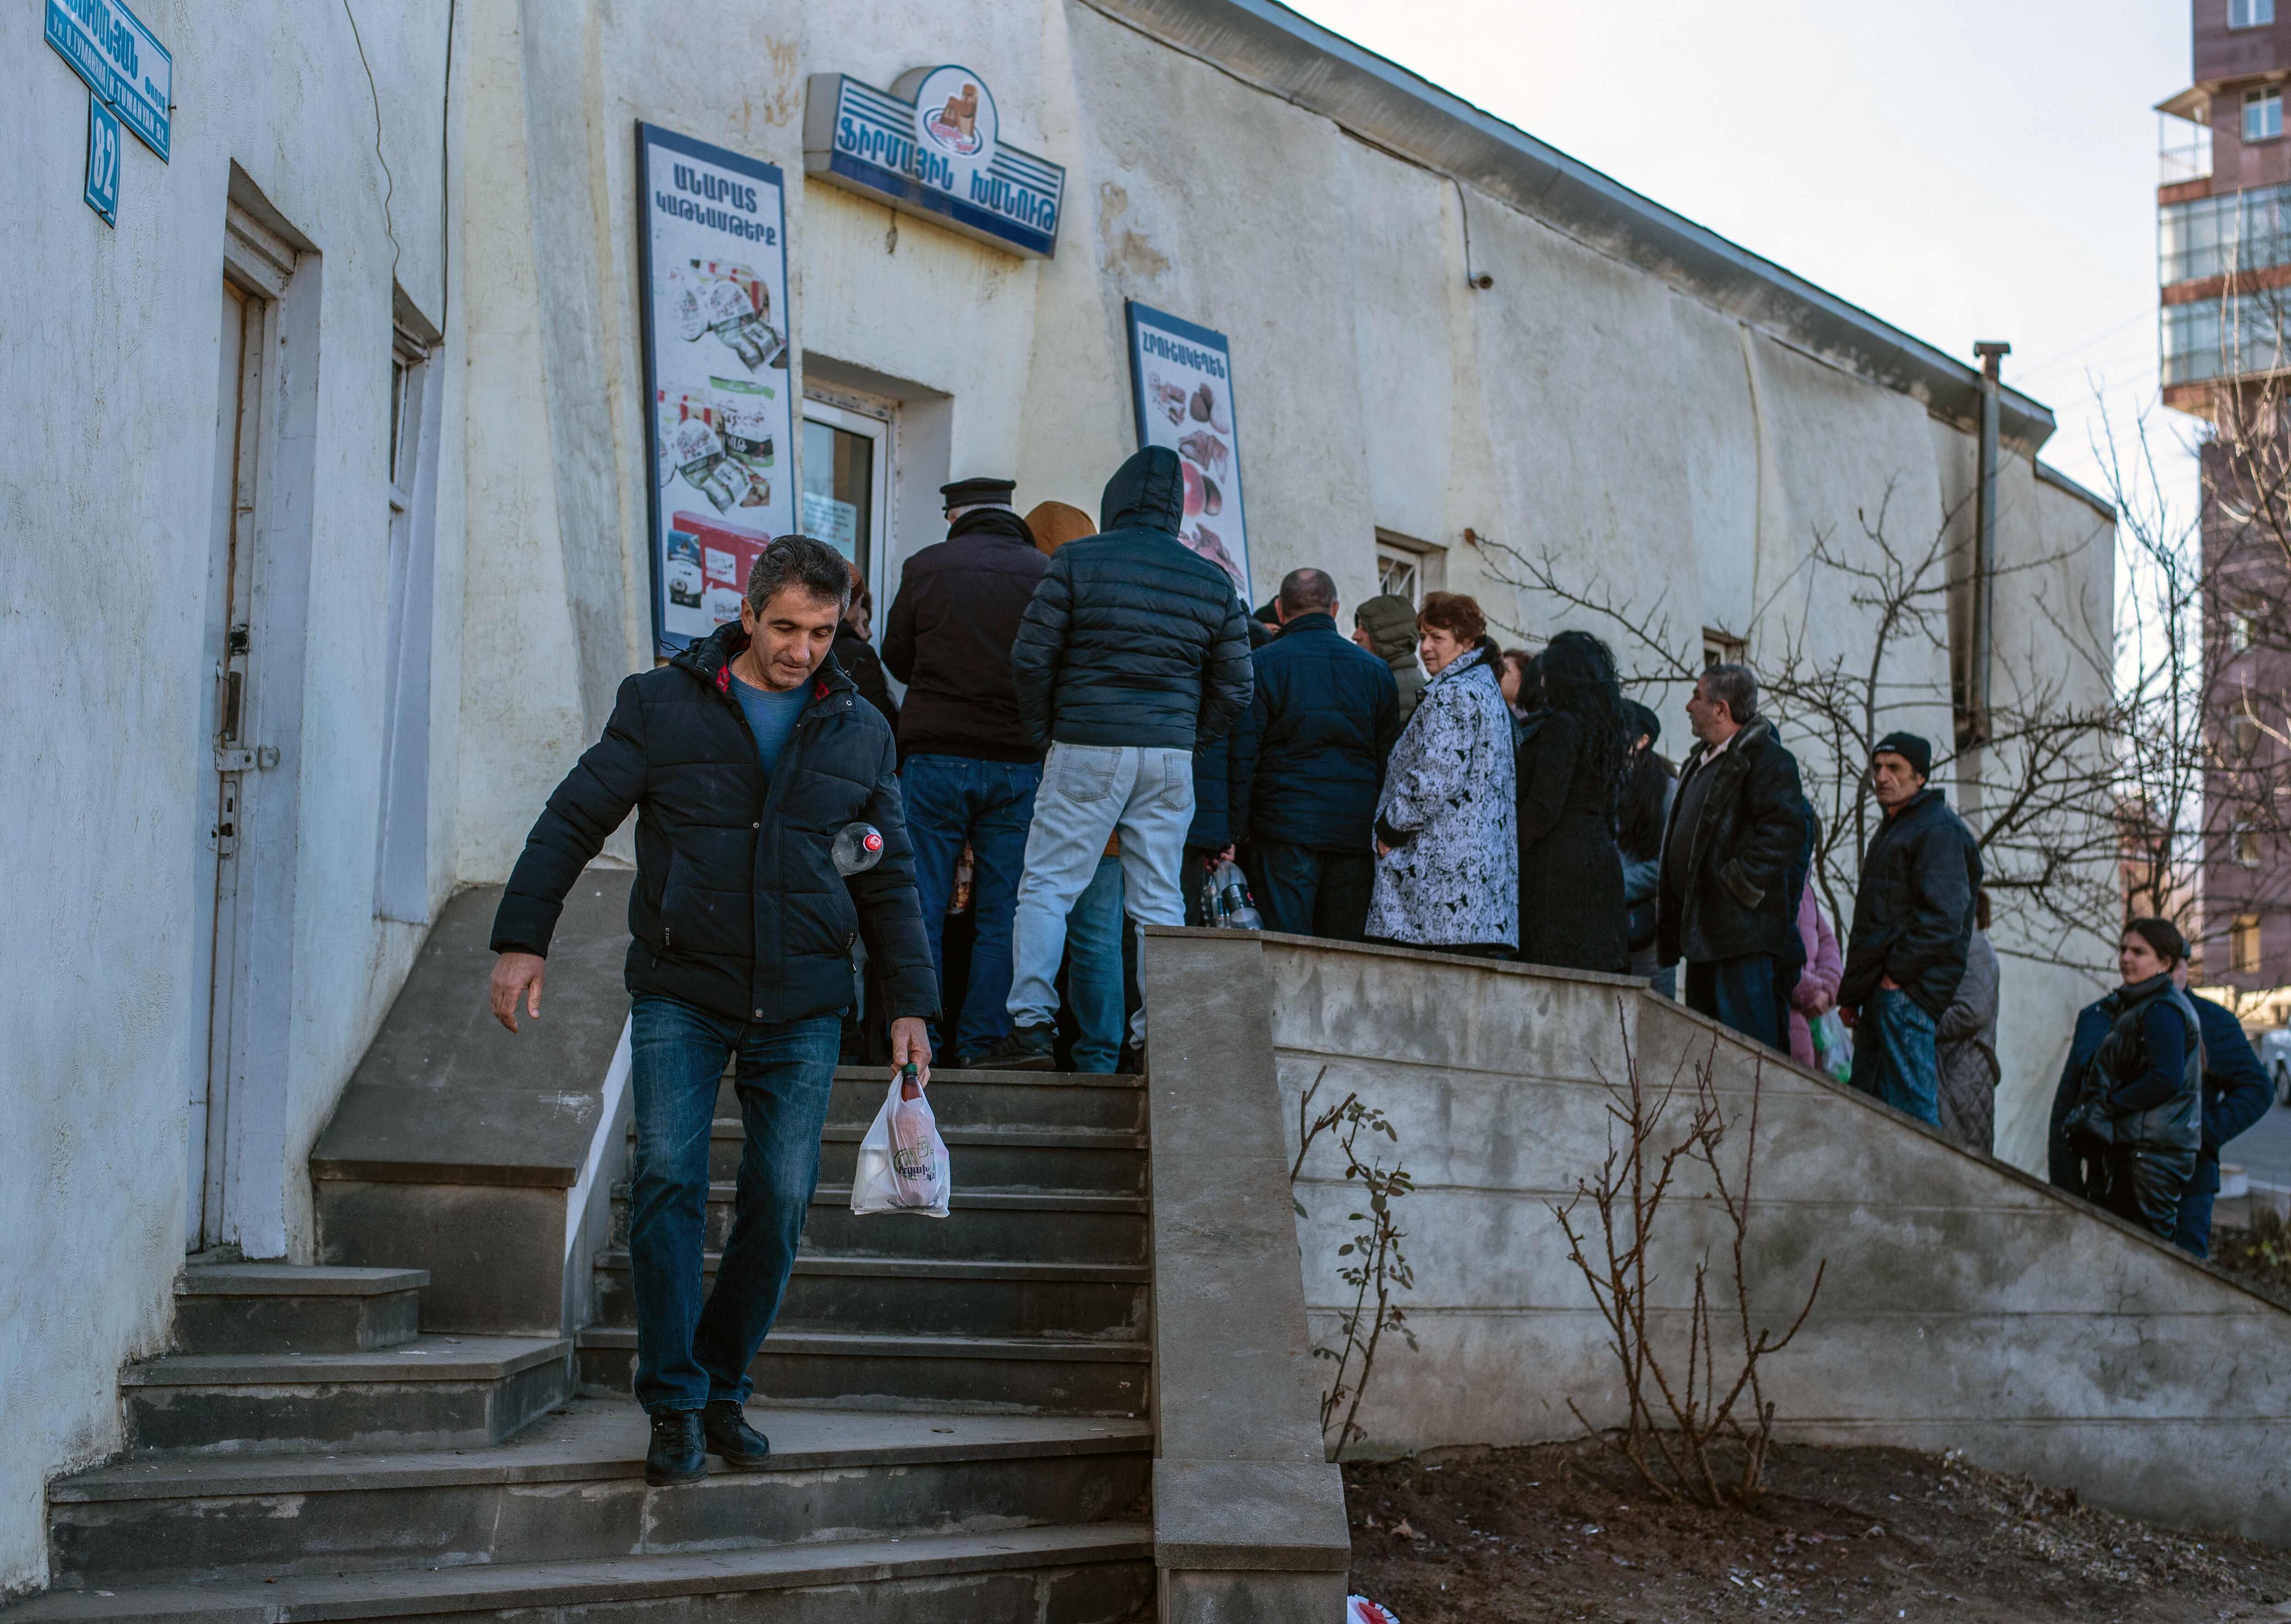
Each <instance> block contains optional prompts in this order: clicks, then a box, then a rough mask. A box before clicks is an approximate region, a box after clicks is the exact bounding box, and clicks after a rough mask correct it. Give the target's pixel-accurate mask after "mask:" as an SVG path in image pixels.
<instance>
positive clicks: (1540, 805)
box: [1518, 631, 1631, 975]
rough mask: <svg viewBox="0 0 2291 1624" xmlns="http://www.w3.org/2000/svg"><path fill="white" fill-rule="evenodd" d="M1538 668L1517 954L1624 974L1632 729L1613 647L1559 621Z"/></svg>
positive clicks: (1522, 771)
mask: <svg viewBox="0 0 2291 1624" xmlns="http://www.w3.org/2000/svg"><path fill="white" fill-rule="evenodd" d="M1536 668H1537V671H1538V674H1539V675H1540V677H1541V678H1542V684H1543V707H1544V708H1543V709H1542V710H1541V711H1540V712H1537V713H1535V714H1533V715H1531V716H1529V717H1528V718H1527V719H1526V721H1525V724H1524V726H1525V729H1526V736H1525V737H1524V738H1523V740H1522V741H1521V744H1520V747H1519V760H1518V774H1519V777H1518V783H1519V956H1520V957H1521V958H1522V959H1523V960H1525V961H1528V962H1529V963H1531V964H1549V965H1556V966H1558V967H1560V968H1562V969H1579V970H1612V971H1613V972H1614V973H1615V974H1617V975H1623V974H1626V973H1628V970H1629V969H1630V957H1631V955H1630V945H1629V940H1628V931H1627V930H1626V929H1625V927H1624V909H1623V862H1622V854H1621V853H1620V851H1619V850H1618V849H1617V848H1616V845H1615V800H1616V795H1617V793H1618V792H1619V790H1620V786H1621V783H1622V768H1623V754H1624V751H1625V750H1626V748H1627V747H1628V736H1627V734H1626V732H1625V723H1624V716H1625V712H1624V709H1623V693H1622V688H1621V687H1620V684H1619V683H1618V682H1617V681H1616V679H1615V657H1614V655H1612V654H1610V653H1609V652H1608V650H1607V646H1606V645H1605V644H1604V643H1603V642H1601V641H1600V640H1599V639H1597V638H1596V637H1593V636H1592V635H1591V634H1590V633H1589V632H1588V631H1563V632H1561V633H1560V634H1559V635H1558V636H1557V637H1555V638H1554V639H1551V644H1550V647H1547V648H1546V649H1545V650H1544V651H1543V652H1542V653H1541V654H1540V655H1537V656H1536Z"/></svg>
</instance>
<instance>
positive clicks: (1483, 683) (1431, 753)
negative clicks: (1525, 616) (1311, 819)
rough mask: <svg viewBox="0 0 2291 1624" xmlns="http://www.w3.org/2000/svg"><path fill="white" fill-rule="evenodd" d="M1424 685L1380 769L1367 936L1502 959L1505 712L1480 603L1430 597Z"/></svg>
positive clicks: (1508, 804)
mask: <svg viewBox="0 0 2291 1624" xmlns="http://www.w3.org/2000/svg"><path fill="white" fill-rule="evenodd" d="M1417 631H1418V633H1419V650H1420V652H1421V653H1422V655H1423V658H1424V669H1425V670H1426V671H1429V672H1430V673H1431V674H1432V679H1431V680H1430V681H1429V682H1427V683H1426V684H1425V686H1424V695H1423V697H1422V699H1421V700H1419V702H1418V703H1417V706H1416V711H1415V713H1414V714H1413V715H1411V717H1410V718H1409V719H1408V726H1407V728H1406V729H1405V730H1404V731H1403V733H1402V734H1401V736H1400V742H1399V743H1398V744H1395V745H1394V746H1393V749H1392V758H1391V760H1389V761H1388V762H1387V763H1386V765H1385V773H1384V792H1383V795H1382V797H1381V798H1380V799H1379V800H1378V802H1377V808H1376V853H1377V864H1376V887H1375V889H1374V891H1373V892H1371V896H1370V899H1369V908H1368V937H1369V939H1370V940H1371V941H1376V942H1389V943H1394V944H1395V945H1400V946H1403V947H1434V948H1439V949H1442V950H1443V951H1445V952H1448V953H1479V954H1483V955H1484V956H1486V957H1489V958H1508V957H1509V956H1510V955H1511V953H1512V951H1513V949H1515V948H1516V947H1517V946H1518V945H1519V836H1518V828H1519V824H1518V812H1517V808H1516V807H1515V804H1514V788H1515V781H1514V764H1513V759H1512V741H1511V712H1510V710H1509V709H1508V708H1507V706H1506V705H1505V704H1504V698H1503V690H1502V688H1501V687H1500V686H1499V682H1498V676H1499V668H1498V663H1497V662H1498V657H1499V656H1498V651H1497V648H1496V646H1495V644H1494V643H1493V642H1491V640H1489V638H1488V635H1487V619H1486V617H1485V616H1484V615H1482V614H1481V613H1480V606H1479V605H1478V604H1476V603H1475V602H1473V601H1472V599H1469V598H1467V597H1466V596H1464V595H1463V594H1462V593H1460V592H1429V593H1427V594H1426V595H1425V599H1424V607H1423V610H1422V612H1421V613H1420V614H1419V615H1418V617H1417Z"/></svg>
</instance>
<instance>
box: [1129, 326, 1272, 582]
mask: <svg viewBox="0 0 2291 1624" xmlns="http://www.w3.org/2000/svg"><path fill="white" fill-rule="evenodd" d="M1129 381H1130V383H1131V386H1132V389H1133V390H1134V393H1135V397H1136V402H1137V444H1138V446H1139V448H1140V449H1141V450H1142V449H1143V448H1144V447H1145V446H1168V447H1169V448H1170V450H1172V451H1174V452H1176V453H1177V454H1178V469H1179V471H1180V472H1182V473H1183V474H1184V476H1185V480H1186V516H1185V519H1184V520H1183V527H1182V528H1181V529H1180V530H1179V531H1178V540H1179V541H1181V542H1183V543H1185V544H1186V546H1188V547H1190V548H1192V549H1193V550H1194V551H1195V552H1198V553H1200V554H1201V555H1202V557H1203V558H1205V559H1209V560H1210V562H1211V563H1213V564H1217V565H1219V566H1222V567H1223V568H1224V570H1225V572H1226V574H1227V575H1231V576H1232V577H1233V584H1234V589H1235V590H1236V591H1239V592H1240V593H1241V596H1242V601H1243V602H1247V601H1249V600H1250V596H1251V594H1250V586H1249V526H1248V525H1247V523H1246V522H1245V521H1244V520H1243V519H1242V506H1241V432H1240V429H1241V424H1240V420H1239V417H1238V415H1237V414H1236V413H1235V412H1234V404H1233V349H1232V346H1230V345H1229V344H1227V343H1226V340H1225V334H1222V333H1213V332H1211V331H1210V329H1209V328H1207V327H1201V326H1194V324H1193V323H1192V322H1190V321H1183V320H1180V319H1179V318H1177V317H1175V316H1168V315H1164V314H1163V313H1162V311H1160V310H1151V309H1148V308H1147V307H1146V306H1145V305H1142V304H1139V303H1138V302H1137V301H1136V300H1134V299H1133V300H1131V301H1129Z"/></svg>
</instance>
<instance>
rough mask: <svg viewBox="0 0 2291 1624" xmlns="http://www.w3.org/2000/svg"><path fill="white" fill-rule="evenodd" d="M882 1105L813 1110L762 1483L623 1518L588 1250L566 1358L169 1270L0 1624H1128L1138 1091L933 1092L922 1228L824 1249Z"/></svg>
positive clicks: (890, 1220) (616, 1404)
mask: <svg viewBox="0 0 2291 1624" xmlns="http://www.w3.org/2000/svg"><path fill="white" fill-rule="evenodd" d="M882 1086H883V1084H882V1078H881V1075H880V1073H876V1072H872V1071H865V1072H860V1071H844V1072H839V1073H837V1076H836V1081H835V1084H834V1089H833V1097H832V1104H831V1107H830V1113H829V1122H828V1128H827V1131H826V1146H825V1150H824V1163H823V1180H824V1182H823V1184H822V1186H821V1188H820V1191H819V1194H818V1196H817V1198H816V1201H815V1202H814V1204H813V1207H812V1210H811V1212H810V1221H809V1224H808V1234H807V1236H806V1240H805V1242H804V1245H803V1248H802V1250H801V1251H800V1254H799V1256H798V1258H797V1261H796V1265H795V1272H794V1274H793V1277H792V1282H791V1285H790V1289H789V1292H788V1296H787V1299H786V1303H785V1306H784V1310H783V1312H782V1315H781V1318H780V1321H779V1323H778V1325H777V1327H776V1329H775V1330H774V1331H773V1333H772V1335H771V1336H770V1338H769V1339H767V1341H766V1342H765V1343H764V1346H763V1349H762V1351H761V1352H760V1354H759V1355H758V1356H757V1358H756V1360H755V1362H754V1363H753V1364H752V1367H751V1372H750V1373H751V1375H752V1378H753V1379H754V1380H755V1383H756V1387H757V1395H758V1396H757V1398H756V1399H755V1400H754V1401H753V1402H752V1403H751V1405H750V1408H749V1419H751V1421H752V1422H753V1423H754V1424H755V1425H756V1426H757V1427H759V1428H760V1429H761V1430H762V1431H764V1432H766V1433H768V1435H770V1438H771V1441H772V1447H771V1454H770V1457H769V1459H768V1462H766V1464H765V1465H764V1466H763V1467H761V1468H760V1469H758V1470H752V1471H737V1472H735V1471H728V1470H724V1469H722V1468H721V1467H720V1465H719V1468H718V1469H717V1470H715V1471H714V1472H712V1473H711V1475H708V1476H706V1477H704V1478H703V1479H701V1480H700V1481H698V1482H695V1483H683V1484H675V1485H670V1486H666V1487H651V1486H648V1485H647V1483H645V1481H644V1457H645V1451H646V1448H647V1443H648V1435H647V1425H646V1419H645V1417H644V1415H643V1413H642V1412H641V1411H639V1409H638V1408H637V1406H636V1405H634V1404H633V1403H631V1402H630V1400H629V1399H628V1398H627V1397H626V1396H624V1395H625V1393H626V1389H627V1384H628V1380H629V1376H630V1370H631V1359H632V1344H633V1330H632V1326H633V1314H632V1306H631V1302H630V1298H629V1292H628V1274H627V1262H626V1258H625V1254H624V1253H623V1252H622V1251H620V1250H607V1252H606V1253H604V1254H603V1256H602V1257H601V1258H599V1265H598V1271H597V1272H598V1279H597V1285H598V1301H599V1306H600V1307H599V1323H598V1324H596V1325H594V1326H592V1327H591V1328H589V1329H587V1330H585V1331H582V1332H581V1333H580V1334H579V1336H578V1338H577V1339H575V1340H576V1341H577V1345H578V1346H577V1353H576V1350H575V1346H574V1345H573V1343H568V1342H567V1341H564V1340H555V1339H546V1338H527V1339H518V1338H479V1337H470V1336H454V1335H448V1334H443V1333H438V1332H430V1333H422V1332H420V1331H417V1329H416V1325H417V1321H416V1317H415V1314H414V1301H415V1297H416V1293H418V1292H419V1290H420V1289H421V1288H422V1285H423V1284H425V1283H426V1279H425V1277H424V1276H423V1275H422V1274H421V1272H419V1271H392V1270H384V1269H345V1268H298V1267H290V1266H280V1265H241V1266H226V1267H218V1268H193V1269H190V1270H188V1271H186V1274H185V1277H184V1280H183V1282H182V1283H181V1286H180V1288H179V1292H178V1312H177V1326H178V1340H179V1346H180V1351H179V1352H177V1353H174V1354H171V1355H168V1356H166V1357H165V1358H163V1359H159V1360H156V1361H154V1362H152V1363H150V1364H149V1365H146V1366H142V1367H140V1368H137V1369H135V1370H133V1371H130V1372H129V1373H128V1375H127V1378H126V1379H125V1383H124V1387H125V1402H126V1405H127V1415H128V1426H129V1439H130V1443H131V1448H130V1451H129V1454H128V1456H127V1458H126V1459H124V1460H122V1461H120V1462H118V1463H117V1464H114V1465H110V1466H106V1467H98V1468H97V1469H95V1470H93V1471H91V1472H86V1473H83V1474H80V1475H77V1476H76V1477H72V1478H68V1479H65V1480H62V1481H60V1482H59V1483H55V1484H54V1485H52V1488H51V1491H50V1547H51V1568H52V1580H51V1582H52V1587H53V1588H52V1590H51V1591H50V1592H49V1594H47V1595H45V1596H41V1597H38V1598H36V1599H35V1600H33V1601H30V1602H28V1603H24V1604H20V1606H18V1607H16V1608H13V1609H10V1610H8V1611H6V1612H4V1613H0V1618H4V1619H5V1620H7V1624H17V1620H25V1621H26V1624H31V1621H33V1620H50V1619H77V1620H123V1621H124V1620H167V1621H181V1624H190V1621H192V1620H197V1621H199V1624H222V1621H224V1620H229V1621H230V1624H239V1621H240V1620H279V1621H282V1624H283V1621H285V1620H318V1619H325V1620H362V1619H392V1620H405V1619H437V1620H446V1619H461V1620H470V1619H486V1618H495V1617H504V1616H508V1615H511V1614H519V1615H523V1616H533V1615H534V1614H535V1613H536V1612H537V1613H538V1614H539V1615H540V1616H542V1617H544V1618H547V1619H550V1620H570V1619H576V1618H577V1619H591V1618H593V1619H597V1620H613V1619H629V1620H637V1619H642V1620H646V1621H647V1624H653V1621H655V1620H695V1621H696V1620H709V1621H710V1624H716V1621H719V1620H774V1621H777V1620H788V1621H790V1624H796V1621H801V1624H813V1621H815V1620H817V1621H821V1624H824V1621H826V1620H847V1619H850V1620H857V1619H863V1618H864V1619H866V1620H871V1621H874V1620H899V1619H912V1620H1012V1621H1013V1624H1017V1621H1018V1620H1025V1621H1026V1624H1117V1621H1120V1620H1141V1619H1144V1618H1146V1617H1148V1616H1150V1615H1151V1612H1152V1611H1153V1607H1154V1568H1153V1541H1152V1535H1151V1530H1150V1528H1149V1527H1148V1526H1147V1523H1148V1521H1149V1518H1150V1512H1149V1510H1148V1508H1147V1501H1148V1483H1149V1480H1150V1473H1151V1467H1152V1454H1153V1441H1152V1435H1151V1431H1150V1428H1149V1427H1148V1424H1147V1422H1146V1420H1145V1415H1146V1410H1147V1373H1148V1364H1147V1360H1148V1351H1147V1345H1146V1340H1145V1333H1146V1291H1147V1273H1148V1272H1147V1266H1146V1263H1147V1258H1148V1245H1149V1242H1148V1231H1147V1222H1148V1218H1147V1203H1146V1199H1145V1131H1144V1129H1145V1095H1144V1090H1143V1089H1142V1088H1141V1087H1140V1086H1139V1084H1138V1081H1137V1079H1134V1078H1126V1077H1071V1076H1060V1075H1054V1074H1049V1073H1000V1074H998V1073H959V1072H954V1073H938V1074H937V1075H936V1078H935V1079H934V1081H933V1082H932V1085H931V1090H930V1093H931V1098H932V1102H933V1105H934V1107H935V1109H936V1112H937V1114H938V1118H939V1122H940V1126H941V1131H942V1133H943V1134H944V1135H945V1138H946V1139H947V1141H948V1146H949V1154H950V1156H951V1158H952V1161H953V1168H954V1174H955V1180H956V1185H955V1188H956V1194H955V1198H954V1210H953V1216H952V1217H950V1218H946V1219H945V1220H934V1219H928V1218H909V1217H905V1216H896V1217H871V1218H855V1217H854V1216H853V1215H852V1214H851V1212H850V1210H849V1190H848V1179H849V1178H850V1170H851V1165H852V1161H853V1157H854V1154H855V1153H856V1147H857V1141H858V1139H859V1138H860V1136H861V1135H862V1134H863V1133H864V1130H865V1128H866V1125H867V1123H868V1122H869V1120H870V1119H871V1118H872V1114H873V1112H874V1109H875V1107H876V1105H878V1104H880V1100H881V1097H882ZM731 1094H732V1089H731V1087H730V1084H729V1081H728V1080H727V1083H726V1085H725V1087H724V1089H723V1095H722V1097H721V1100H720V1102H719V1107H718V1113H717V1122H716V1124H715V1127H714V1130H713V1143H712V1145H711V1160H712V1161H713V1162H714V1164H715V1165H714V1171H715V1176H716V1182H715V1183H714V1185H713V1186H712V1187H711V1194H710V1201H709V1210H708V1220H707V1224H708V1242H709V1246H710V1251H711V1255H710V1259H709V1261H710V1265H711V1267H712V1266H713V1263H714V1248H715V1246H716V1245H717V1243H718V1242H720V1240H721V1238H722V1235H723V1233H724V1226H725V1225H726V1224H727V1223H728V1221H729V1219H728V1214H729V1210H730V1205H729V1203H730V1194H731V1193H730V1188H729V1186H728V1183H727V1182H726V1181H727V1180H728V1179H729V1178H730V1176H731V1173H732V1170H733V1166H734V1164H735V1163H736V1158H737V1154H738V1146H739V1138H738V1135H739V1129H738V1123H737V1118H736V1115H735V1114H733V1113H734V1111H735V1106H734V1105H733V1102H732V1100H731ZM625 1200H626V1196H625V1191H624V1190H617V1189H616V1191H615V1220H616V1226H617V1225H618V1224H619V1223H620V1222H622V1221H623V1215H624V1212H625ZM576 1361H577V1369H578V1371H579V1374H580V1379H581V1394H582V1395H581V1396H575V1397H571V1398H570V1399H569V1402H568V1400H567V1394H568V1391H569V1387H568V1383H569V1381H570V1379H571V1378H572V1374H573V1371H574V1370H575V1365H576Z"/></svg>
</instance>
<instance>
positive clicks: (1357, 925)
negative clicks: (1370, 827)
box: [1241, 840, 1376, 942]
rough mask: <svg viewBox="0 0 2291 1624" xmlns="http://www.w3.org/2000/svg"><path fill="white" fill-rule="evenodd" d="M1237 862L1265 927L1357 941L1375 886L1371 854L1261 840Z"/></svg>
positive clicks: (1298, 934)
mask: <svg viewBox="0 0 2291 1624" xmlns="http://www.w3.org/2000/svg"><path fill="white" fill-rule="evenodd" d="M1241 865H1242V869H1243V870H1245V871H1246V872H1248V875H1249V888H1250V891H1252V892H1253V893H1255V900H1256V903H1257V911H1258V912H1259V913H1262V914H1263V915H1264V916H1265V928H1266V929H1267V930H1285V931H1287V932H1288V933H1289V934H1290V935H1291V936H1317V937H1329V938H1330V940H1331V941H1338V942H1357V941H1359V940H1360V939H1361V935H1362V933H1363V931H1365V930H1366V929H1368V902H1369V893H1370V892H1371V890H1372V889H1374V888H1375V885H1376V857H1375V856H1374V855H1373V854H1372V853H1371V852H1368V851H1319V850H1315V849H1314V848H1312V847H1309V846H1290V845H1287V844H1285V843H1283V842H1282V841H1278V840H1252V841H1250V844H1249V847H1248V849H1246V850H1245V851H1243V852H1242V855H1241Z"/></svg>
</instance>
